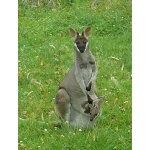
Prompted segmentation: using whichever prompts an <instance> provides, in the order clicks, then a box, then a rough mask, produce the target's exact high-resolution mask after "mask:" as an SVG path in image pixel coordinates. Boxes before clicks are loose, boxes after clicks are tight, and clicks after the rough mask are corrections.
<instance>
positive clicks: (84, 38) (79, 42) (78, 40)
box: [70, 27, 91, 53]
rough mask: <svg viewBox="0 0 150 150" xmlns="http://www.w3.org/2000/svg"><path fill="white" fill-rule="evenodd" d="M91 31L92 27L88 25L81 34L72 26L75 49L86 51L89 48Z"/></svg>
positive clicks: (71, 31) (71, 32) (81, 51)
mask: <svg viewBox="0 0 150 150" xmlns="http://www.w3.org/2000/svg"><path fill="white" fill-rule="evenodd" d="M90 32H91V27H87V28H86V30H85V31H83V32H82V33H81V34H79V33H78V32H76V31H75V30H74V29H72V28H70V34H71V36H72V37H73V38H74V46H75V49H76V50H77V51H78V52H80V53H84V52H85V51H86V50H87V48H88V36H89V34H90Z"/></svg>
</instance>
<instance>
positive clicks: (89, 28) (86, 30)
mask: <svg viewBox="0 0 150 150" xmlns="http://www.w3.org/2000/svg"><path fill="white" fill-rule="evenodd" d="M90 32H91V27H87V28H86V29H85V31H84V35H85V36H86V37H88V36H89V35H90Z"/></svg>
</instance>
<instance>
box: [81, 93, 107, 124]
mask: <svg viewBox="0 0 150 150" xmlns="http://www.w3.org/2000/svg"><path fill="white" fill-rule="evenodd" d="M105 97H106V96H101V97H98V98H97V99H96V100H93V99H92V98H91V97H90V95H89V94H87V98H88V101H86V102H84V103H83V104H82V107H83V108H84V112H85V113H87V114H89V115H90V121H93V119H95V118H96V117H97V116H98V115H100V114H101V112H102V111H101V107H102V105H101V104H102V103H101V101H102V100H103V99H104V98H105ZM99 103H100V107H99Z"/></svg>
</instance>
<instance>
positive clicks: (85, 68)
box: [79, 62, 95, 85]
mask: <svg viewBox="0 0 150 150" xmlns="http://www.w3.org/2000/svg"><path fill="white" fill-rule="evenodd" d="M94 64H95V63H94V62H86V63H82V64H80V65H79V68H80V72H81V75H82V78H83V80H84V83H85V84H86V85H87V84H88V83H89V81H90V80H91V78H92V76H93V65H94Z"/></svg>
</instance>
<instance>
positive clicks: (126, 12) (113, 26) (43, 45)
mask: <svg viewBox="0 0 150 150" xmlns="http://www.w3.org/2000/svg"><path fill="white" fill-rule="evenodd" d="M48 2H49V1H46V0H45V1H44V0H43V1H41V2H40V4H39V5H37V4H35V3H34V2H32V1H30V2H22V0H19V2H18V4H19V6H18V12H19V16H18V17H19V18H18V26H19V29H18V38H19V41H18V51H19V56H18V66H19V68H18V78H19V79H18V84H19V88H18V97H19V100H18V105H19V106H18V107H19V108H18V117H19V121H18V131H19V135H18V143H19V144H18V147H19V149H20V150H31V149H32V150H35V149H41V150H53V149H54V150H55V149H56V150H131V149H132V2H131V1H130V0H121V1H119V0H114V1H109V0H103V1H101V0H97V1H92V0H91V1H88V0H80V1H79V0H74V1H71V0H70V1H69V0H68V1H67V0H66V1H65V0H61V1H57V0H55V1H54V0H53V1H52V2H53V5H52V4H51V3H48ZM87 26H91V27H92V33H91V35H90V37H89V42H90V49H91V51H92V53H93V55H94V56H95V59H96V62H97V67H98V75H97V80H96V83H97V90H98V95H99V96H100V95H104V94H108V97H107V98H106V99H105V100H104V101H103V113H102V116H101V117H99V118H98V119H97V121H96V123H95V127H94V128H93V129H91V130H80V129H79V130H78V129H76V130H75V129H72V128H70V127H68V126H67V125H65V124H62V125H61V126H60V127H56V126H55V125H54V122H57V121H58V118H57V116H56V114H55V111H54V97H55V94H56V92H57V89H58V86H59V83H60V82H61V80H62V79H63V78H64V76H65V74H66V73H67V71H68V70H69V68H70V67H71V66H72V63H73V59H74V49H73V40H72V38H71V36H70V34H69V28H70V27H72V28H74V29H76V30H78V31H80V32H81V31H82V30H84V29H85V28H86V27H87Z"/></svg>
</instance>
